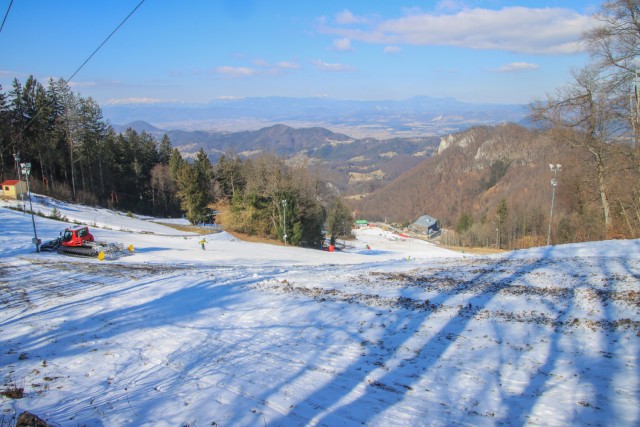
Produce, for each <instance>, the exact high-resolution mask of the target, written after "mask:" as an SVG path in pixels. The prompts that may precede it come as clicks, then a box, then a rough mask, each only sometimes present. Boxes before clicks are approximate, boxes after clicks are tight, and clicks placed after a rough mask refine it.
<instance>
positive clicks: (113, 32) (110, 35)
mask: <svg viewBox="0 0 640 427" xmlns="http://www.w3.org/2000/svg"><path fill="white" fill-rule="evenodd" d="M12 1H13V0H12ZM142 3H144V0H142V1H141V2H140V3H138V5H137V6H136V7H135V8H134V9H133V10H132V11H131V12H130V13H129V14H128V15H127V17H126V18H124V19H123V20H122V22H121V23H120V25H118V26H117V27H116V29H115V30H113V31H112V32H111V34H109V36H107V38H106V39H104V41H103V42H102V43H100V46H98V47H97V48H96V49H95V50H94V51H93V53H91V55H89V57H88V58H87V59H86V60H85V61H84V62H83V63H82V65H80V66H79V67H78V69H77V70H76V71H74V72H73V74H72V75H71V77H69V78H68V79H67V80H66V82H67V83H69V81H70V80H71V79H73V78H74V77H75V76H76V74H78V72H79V71H80V70H81V69H82V68H83V67H84V66H85V65H86V63H87V62H89V60H90V59H91V58H93V55H95V54H96V53H98V51H99V50H100V48H101V47H102V46H104V45H105V43H107V41H109V39H110V38H111V37H112V36H113V35H114V34H115V33H116V32H117V31H118V30H119V29H120V27H122V26H123V25H124V23H125V22H127V19H129V18H130V17H131V15H133V14H134V13H135V11H136V10H138V8H139V7H140V6H142Z"/></svg>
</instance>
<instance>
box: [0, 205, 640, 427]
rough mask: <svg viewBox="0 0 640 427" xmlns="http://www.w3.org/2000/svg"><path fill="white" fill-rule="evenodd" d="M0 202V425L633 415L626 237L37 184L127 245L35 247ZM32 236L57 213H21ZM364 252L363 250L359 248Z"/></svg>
mask: <svg viewBox="0 0 640 427" xmlns="http://www.w3.org/2000/svg"><path fill="white" fill-rule="evenodd" d="M10 205H11V203H9V202H6V201H5V202H0V230H1V232H0V381H2V384H1V386H0V391H7V390H12V389H16V388H22V389H23V390H24V396H23V397H22V398H21V399H11V398H8V397H6V396H0V408H1V409H0V410H1V411H2V415H0V427H4V426H9V425H11V426H13V423H14V422H15V420H14V418H15V417H16V416H17V415H18V414H19V413H21V412H22V411H24V410H29V411H31V412H33V413H35V414H37V415H38V416H40V417H41V418H43V419H45V420H46V421H48V422H49V423H51V424H52V425H56V426H74V427H75V426H78V425H86V426H186V425H189V426H212V425H217V426H255V425H260V426H300V425H313V426H316V425H317V426H351V425H361V424H365V425H372V426H389V425H399V426H420V425H429V426H434V425H435V426H450V425H474V426H476V425H479V426H493V425H505V424H506V425H545V426H549V425H551V426H554V425H557V426H561V425H562V426H564V425H587V424H589V425H622V426H635V425H639V424H640V409H639V408H640V405H639V403H640V402H639V400H640V371H639V366H638V356H639V354H640V336H639V334H640V289H639V283H640V280H639V279H640V241H638V240H630V241H607V242H598V243H589V244H575V245H565V246H555V247H543V248H536V249H532V250H526V251H516V252H511V253H506V254H501V255H495V256H485V257H480V256H469V255H465V254H462V253H458V252H452V251H448V250H445V249H442V248H439V247H437V246H435V245H431V244H429V243H426V242H422V241H416V240H411V239H402V238H398V237H396V236H393V235H391V234H388V233H386V232H384V231H382V230H380V229H374V228H371V229H361V230H357V240H356V241H355V242H354V243H352V244H351V245H350V246H349V248H348V249H347V250H345V251H339V252H333V253H330V252H324V251H319V250H314V249H303V248H295V247H289V246H288V247H285V246H277V245H276V246H274V245H268V244H257V243H248V242H242V241H238V240H236V239H234V238H233V237H232V236H230V235H229V234H227V233H224V232H222V233H217V234H210V235H207V236H206V240H207V243H206V250H204V251H203V250H202V249H201V248H200V245H199V243H198V242H199V240H200V239H201V236H196V235H193V234H189V233H183V232H179V231H176V230H175V229H173V228H170V227H167V226H164V225H162V224H161V221H162V220H152V219H151V218H136V217H129V216H127V215H124V214H118V213H116V212H113V211H108V210H103V209H94V208H88V207H83V206H75V205H67V204H64V203H61V202H57V201H54V200H50V199H47V198H44V197H37V198H36V199H35V203H34V210H36V211H41V212H43V213H45V214H48V213H50V212H51V210H52V209H53V207H54V206H55V207H56V210H57V211H58V212H60V213H61V214H62V215H64V216H66V218H67V219H68V220H69V221H75V222H78V223H84V224H88V225H89V226H90V227H91V230H92V233H93V234H94V235H95V236H96V238H97V239H100V240H108V241H119V242H122V243H124V244H125V245H129V244H133V245H134V247H135V252H134V253H133V254H130V255H127V256H123V257H120V258H117V259H105V260H104V261H102V262H101V261H98V260H97V259H88V258H74V257H66V256H62V255H58V254H55V253H39V254H38V253H34V245H33V244H32V243H31V239H32V237H33V227H32V222H31V216H30V215H28V214H24V213H22V212H19V211H16V210H12V209H9V206H10ZM35 222H36V227H37V233H38V236H39V237H40V238H41V239H42V240H47V239H50V238H54V237H57V236H58V233H59V232H60V231H61V230H62V229H63V228H64V227H65V226H67V225H68V224H67V223H63V222H59V221H54V220H51V219H46V218H42V217H36V218H35ZM367 245H368V246H369V247H370V249H367Z"/></svg>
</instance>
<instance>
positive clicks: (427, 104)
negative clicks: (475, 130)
mask: <svg viewBox="0 0 640 427" xmlns="http://www.w3.org/2000/svg"><path fill="white" fill-rule="evenodd" d="M102 110H103V114H104V117H105V118H107V119H108V120H109V121H110V122H111V123H113V124H124V123H130V122H133V121H136V120H143V121H145V122H148V123H151V124H153V125H154V126H157V127H160V128H165V129H183V130H203V129H204V130H220V131H239V130H247V129H258V128H261V127H266V126H269V125H273V124H277V123H285V124H288V125H290V126H294V127H315V126H320V127H325V128H328V129H331V130H332V131H337V132H346V133H349V134H350V135H355V136H376V137H391V136H433V135H442V134H446V133H452V132H458V131H461V130H464V129H467V128H469V127H471V126H474V125H493V124H500V123H505V122H515V123H518V122H521V121H522V120H524V119H525V118H526V116H527V109H526V108H525V106H523V105H509V104H471V103H466V102H461V101H457V100H455V99H453V98H432V97H428V96H416V97H413V98H410V99H406V100H400V101H394V100H383V101H347V100H338V99H331V98H290V97H260V98H241V99H220V100H215V101H212V102H210V103H208V104H181V103H163V104H126V105H104V106H102Z"/></svg>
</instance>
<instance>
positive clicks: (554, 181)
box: [547, 164, 562, 246]
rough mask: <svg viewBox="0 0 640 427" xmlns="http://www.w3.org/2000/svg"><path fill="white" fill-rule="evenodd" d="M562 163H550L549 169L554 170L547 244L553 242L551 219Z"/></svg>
mask: <svg viewBox="0 0 640 427" xmlns="http://www.w3.org/2000/svg"><path fill="white" fill-rule="evenodd" d="M561 167H562V165H560V164H557V165H552V164H549V169H550V170H551V172H553V178H551V213H550V214H549V231H547V246H549V245H550V244H551V219H552V218H553V201H554V199H555V195H556V187H557V186H558V180H557V179H556V177H557V176H558V172H559V171H560V168H561Z"/></svg>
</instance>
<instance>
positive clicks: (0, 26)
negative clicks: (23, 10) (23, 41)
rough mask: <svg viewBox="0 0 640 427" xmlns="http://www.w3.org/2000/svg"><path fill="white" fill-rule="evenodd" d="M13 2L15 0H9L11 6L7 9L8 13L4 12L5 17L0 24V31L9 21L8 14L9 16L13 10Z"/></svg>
mask: <svg viewBox="0 0 640 427" xmlns="http://www.w3.org/2000/svg"><path fill="white" fill-rule="evenodd" d="M12 4H13V0H11V1H10V2H9V8H8V9H7V13H5V14H4V19H3V20H2V25H0V33H1V32H2V29H3V28H4V23H5V22H7V16H9V11H10V10H11V5H12Z"/></svg>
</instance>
